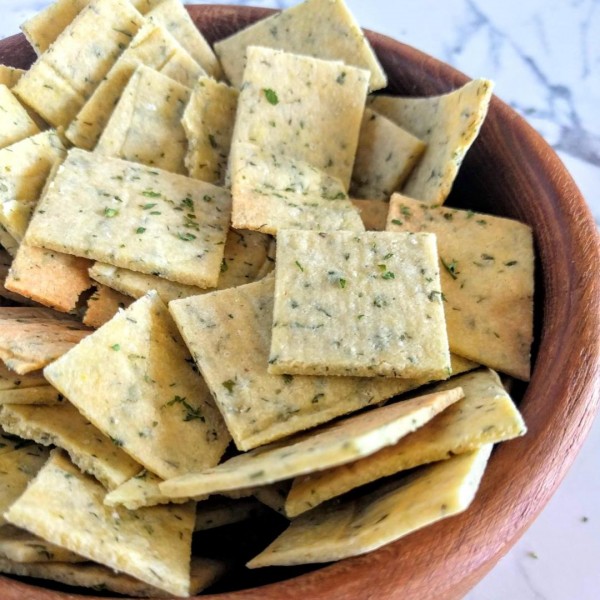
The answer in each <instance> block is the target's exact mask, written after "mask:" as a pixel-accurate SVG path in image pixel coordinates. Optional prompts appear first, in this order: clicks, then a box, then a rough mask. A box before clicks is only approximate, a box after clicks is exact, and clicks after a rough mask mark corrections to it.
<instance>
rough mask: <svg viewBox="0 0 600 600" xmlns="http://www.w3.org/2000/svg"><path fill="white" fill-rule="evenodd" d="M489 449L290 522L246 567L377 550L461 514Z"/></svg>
mask: <svg viewBox="0 0 600 600" xmlns="http://www.w3.org/2000/svg"><path fill="white" fill-rule="evenodd" d="M491 449H492V446H491V444H490V445H488V446H483V447H482V448H480V449H479V450H475V451H474V452H470V453H468V454H462V455H460V456H456V457H454V458H451V459H450V460H447V461H443V462H441V463H437V464H435V465H432V466H430V467H426V468H425V469H423V470H421V471H419V472H416V473H415V474H414V475H412V476H409V477H408V478H407V479H401V480H400V481H397V482H393V483H389V484H387V485H383V486H381V487H380V489H377V490H375V491H373V492H371V493H369V494H366V495H364V496H362V497H360V498H357V499H354V500H347V501H346V502H343V503H339V504H338V503H332V504H330V505H326V506H323V507H320V508H317V509H315V510H313V511H310V512H309V513H307V514H306V515H303V516H301V517H299V518H298V519H295V520H294V521H292V523H291V525H290V526H289V528H288V529H287V530H286V531H284V532H283V534H282V535H280V536H279V537H278V538H277V539H276V540H275V541H274V542H273V543H272V544H271V545H270V546H269V547H268V548H266V549H265V550H263V552H261V553H260V554H259V555H258V556H256V557H255V558H253V559H252V560H251V561H250V562H249V563H248V564H247V566H248V567H250V568H257V567H266V566H269V565H297V564H306V563H320V562H329V561H332V560H340V559H342V558H347V557H349V556H356V555H359V554H364V553H365V552H370V551H372V550H376V549H377V548H380V547H381V546H383V545H384V544H389V543H390V542H393V541H395V540H397V539H399V538H401V537H403V536H405V535H408V534H409V533H412V532H413V531H416V530H418V529H421V528H422V527H425V526H426V525H431V524H432V523H435V522H437V521H439V520H441V519H444V518H446V517H450V516H453V515H455V514H458V513H461V512H463V511H464V510H466V509H467V508H468V507H469V505H470V504H471V501H472V500H473V497H474V496H475V493H476V492H477V488H478V487H479V483H480V481H481V478H482V476H483V473H484V471H485V467H486V464H487V460H488V457H489V455H490V452H491Z"/></svg>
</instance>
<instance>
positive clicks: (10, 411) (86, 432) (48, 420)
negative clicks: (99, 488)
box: [0, 388, 142, 490]
mask: <svg viewBox="0 0 600 600" xmlns="http://www.w3.org/2000/svg"><path fill="white" fill-rule="evenodd" d="M33 389H35V388H33ZM0 425H2V427H3V428H4V430H5V431H7V432H9V433H12V434H14V435H18V436H20V437H22V438H25V439H30V440H34V441H35V442H37V443H39V444H42V445H44V446H50V445H54V446H57V447H59V448H62V449H63V450H65V451H66V452H67V453H68V454H69V457H70V458H71V460H72V461H73V463H74V464H76V465H77V466H78V467H79V468H80V469H81V470H82V471H83V472H84V473H88V474H89V475H92V476H93V477H95V478H96V479H97V480H98V481H99V482H100V483H101V484H102V485H103V486H104V487H105V488H106V489H108V490H112V489H114V488H116V487H118V486H119V485H121V484H122V483H123V482H125V481H127V480H128V479H129V478H131V477H133V476H134V475H136V474H137V473H139V472H140V471H141V470H142V467H141V466H140V465H139V464H138V463H136V462H135V461H134V460H133V459H131V458H130V457H129V456H128V455H127V454H125V452H123V451H122V450H121V449H120V448H119V447H118V446H117V445H115V444H114V443H113V442H112V441H111V439H110V438H108V437H107V436H105V435H104V434H103V433H102V432H100V431H99V430H98V429H96V427H94V426H93V425H92V424H91V423H90V422H89V421H88V420H87V419H85V418H84V417H83V416H82V415H81V414H80V413H79V411H78V410H77V409H76V408H75V407H74V406H73V405H72V404H70V403H69V402H66V401H65V402H63V403H62V404H60V405H59V406H56V405H55V406H14V405H12V406H11V405H5V406H3V407H2V408H0Z"/></svg>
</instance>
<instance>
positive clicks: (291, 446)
mask: <svg viewBox="0 0 600 600" xmlns="http://www.w3.org/2000/svg"><path fill="white" fill-rule="evenodd" d="M462 397H463V391H462V389H461V388H454V389H452V390H446V391H444V392H440V393H434V394H428V395H425V396H420V397H417V398H412V399H411V400H405V401H402V402H397V403H395V404H389V405H387V406H383V407H380V408H374V409H372V410H369V411H367V412H363V413H361V414H359V415H355V416H353V417H347V418H345V419H341V420H339V421H336V422H335V423H333V424H330V425H327V426H325V427H322V428H321V429H319V430H316V431H311V432H308V433H304V434H302V435H300V436H297V437H295V438H291V439H289V440H285V441H283V442H278V443H276V444H272V445H270V446H266V447H263V448H257V449H255V450H252V451H250V452H246V453H244V454H240V455H238V456H235V457H234V458H231V459H229V460H227V461H225V462H223V463H221V464H220V465H218V466H216V467H214V468H212V469H206V470H205V471H203V472H202V473H188V474H186V475H182V476H180V477H175V478H173V479H170V480H167V481H165V482H164V483H161V484H160V485H159V488H160V490H161V492H163V493H164V494H166V495H168V496H172V497H173V498H182V497H188V498H190V497H194V496H196V495H197V494H212V493H215V492H220V491H226V490H231V489H239V488H245V487H250V486H256V485H267V484H270V483H275V482H276V481H284V480H286V479H291V478H292V477H297V476H298V475H302V474H304V473H311V472H313V471H319V470H321V469H326V468H329V467H333V466H336V465H341V464H344V463H347V462H351V461H353V460H356V459H357V458H360V457H363V456H369V455H370V454H373V453H374V452H377V451H378V450H380V449H381V448H385V447H386V446H389V445H391V444H395V443H396V442H397V441H398V440H399V439H401V438H402V437H404V436H405V435H408V434H409V433H411V432H413V431H415V430H416V429H418V428H419V427H421V426H423V425H424V424H425V423H427V422H428V421H430V420H431V419H432V418H433V417H434V416H435V415H437V414H438V413H440V412H442V411H443V410H444V409H445V408H447V407H448V406H450V405H451V404H452V403H454V402H456V401H457V400H460V399H461V398H462Z"/></svg>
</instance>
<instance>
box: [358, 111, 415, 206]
mask: <svg viewBox="0 0 600 600" xmlns="http://www.w3.org/2000/svg"><path fill="white" fill-rule="evenodd" d="M425 148H426V144H425V143H424V142H422V141H421V140H420V139H418V138H416V137H415V136H414V135H412V134H410V133H409V132H408V131H406V130H404V129H402V127H400V126H398V125H396V124H395V123H394V122H392V121H390V120H389V119H387V118H386V117H384V116H382V115H380V114H378V113H376V112H375V111H374V110H371V109H370V108H367V109H365V112H364V116H363V120H362V125H361V128H360V137H359V139H358V149H357V151H356V160H355V161H354V169H353V171H352V182H351V184H350V194H351V195H352V196H353V197H355V198H369V199H371V200H389V198H390V196H391V195H392V193H393V192H395V191H396V190H398V189H399V188H400V187H401V186H402V184H403V183H404V181H405V180H406V178H407V177H408V176H409V174H410V172H411V171H412V169H413V168H414V166H415V164H417V162H418V161H419V159H420V158H421V155H422V154H423V152H424V151H425Z"/></svg>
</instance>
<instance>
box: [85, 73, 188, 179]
mask: <svg viewBox="0 0 600 600" xmlns="http://www.w3.org/2000/svg"><path fill="white" fill-rule="evenodd" d="M190 93H191V90H190V89H189V88H186V87H185V86H183V85H181V84H180V83H177V82H176V81H174V80H173V79H171V78H170V77H167V76H166V75H162V74H161V73H158V71H155V70H154V69H151V68H150V67H146V66H145V65H140V66H138V68H137V69H136V71H135V73H134V74H133V75H132V76H131V79H130V80H129V82H128V83H127V85H126V86H125V89H124V90H123V94H122V95H121V97H120V99H119V102H118V104H117V105H116V106H115V109H114V111H113V112H112V114H111V116H110V119H109V120H108V123H107V124H106V127H105V129H104V131H103V132H102V135H101V136H100V139H99V140H98V144H97V145H96V148H95V151H96V152H98V153H100V154H104V155H106V156H114V157H116V158H123V159H125V160H131V161H134V162H138V163H142V164H144V165H148V166H155V167H158V168H159V169H165V170H167V171H172V172H173V173H181V174H184V173H186V169H185V165H184V163H183V160H184V158H185V155H186V152H187V138H186V135H185V131H184V129H183V126H182V125H181V117H182V116H183V111H184V109H185V107H186V105H187V103H188V101H189V99H190Z"/></svg>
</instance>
